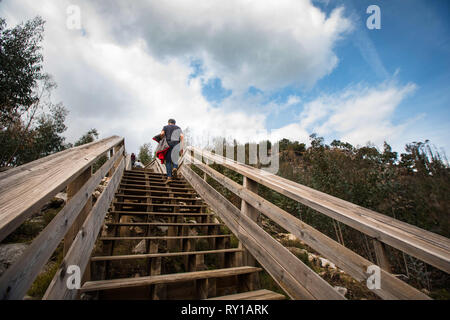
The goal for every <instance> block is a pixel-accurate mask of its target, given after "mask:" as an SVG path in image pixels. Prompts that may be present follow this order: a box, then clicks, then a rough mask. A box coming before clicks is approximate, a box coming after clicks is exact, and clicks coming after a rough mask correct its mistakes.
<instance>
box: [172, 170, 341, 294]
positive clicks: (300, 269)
mask: <svg viewBox="0 0 450 320" xmlns="http://www.w3.org/2000/svg"><path fill="white" fill-rule="evenodd" d="M180 170H181V173H182V174H183V176H184V177H185V179H186V180H187V181H188V182H189V183H190V184H191V185H192V186H193V187H194V189H195V190H196V191H197V193H198V194H199V195H200V196H201V197H202V199H203V200H204V201H205V202H206V203H207V204H208V205H209V206H210V207H211V208H212V209H213V210H214V211H215V213H216V214H217V215H218V216H219V217H220V218H221V219H222V220H223V222H224V223H225V224H226V225H227V227H228V228H230V230H231V231H232V232H233V234H234V235H236V237H237V238H238V239H239V240H240V241H241V242H242V244H243V245H244V246H245V247H246V248H247V249H248V250H249V251H250V253H251V254H252V255H253V256H254V257H255V258H256V259H257V260H258V262H259V263H260V264H261V265H262V266H263V267H264V269H265V270H266V271H267V272H268V273H269V274H270V275H271V276H272V278H273V279H274V280H275V281H276V282H277V283H278V284H279V285H280V286H281V287H282V288H283V289H284V290H285V292H286V293H287V294H288V295H289V296H290V297H291V298H292V299H308V300H312V299H327V300H329V299H333V300H343V299H345V297H344V296H343V295H341V294H340V293H339V292H337V291H336V290H334V288H333V287H331V286H330V285H329V284H328V283H327V282H326V281H325V280H323V279H322V278H321V277H320V276H319V275H318V274H317V273H315V272H314V271H313V270H311V269H310V268H309V267H308V266H306V265H305V264H304V263H303V262H302V261H301V260H299V259H298V258H297V257H296V256H294V255H293V254H292V253H291V252H290V251H289V250H288V249H286V248H285V247H284V246H283V245H281V244H280V243H279V242H278V241H277V240H275V239H274V238H272V236H270V235H269V234H268V233H267V232H265V231H264V230H263V229H262V228H261V227H260V226H259V225H258V224H257V223H256V222H254V221H253V220H252V219H251V218H249V217H248V216H246V215H243V214H241V212H240V210H239V209H238V208H236V207H235V206H234V205H233V204H232V203H231V202H229V201H228V200H227V199H226V198H225V197H224V196H222V195H221V194H220V193H219V192H218V191H216V190H215V189H214V188H213V187H212V186H210V185H209V184H208V183H206V181H205V180H203V179H202V178H200V177H199V176H198V175H197V174H196V173H194V171H192V169H191V168H190V167H189V166H188V165H186V164H185V165H183V166H182V167H181V169H180Z"/></svg>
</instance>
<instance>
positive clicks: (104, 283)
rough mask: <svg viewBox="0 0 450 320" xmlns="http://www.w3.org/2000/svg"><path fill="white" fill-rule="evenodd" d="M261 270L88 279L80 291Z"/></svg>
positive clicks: (215, 276) (244, 268)
mask: <svg viewBox="0 0 450 320" xmlns="http://www.w3.org/2000/svg"><path fill="white" fill-rule="evenodd" d="M261 270H262V269H261V268H256V267H237V268H226V269H215V270H205V271H195V272H180V273H172V274H163V275H158V276H148V277H137V278H125V279H113V280H100V281H90V282H86V283H85V284H84V285H83V287H82V288H81V292H88V291H98V290H110V289H118V288H130V287H140V286H148V285H151V284H169V283H176V282H185V281H193V280H198V279H210V278H220V277H230V276H236V275H240V274H246V273H253V272H259V271H261Z"/></svg>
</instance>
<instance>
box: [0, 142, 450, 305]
mask: <svg viewBox="0 0 450 320" xmlns="http://www.w3.org/2000/svg"><path fill="white" fill-rule="evenodd" d="M124 152H125V145H124V139H123V138H120V137H117V136H113V137H110V138H107V139H104V140H101V141H98V142H93V143H91V144H87V145H83V146H80V147H76V148H72V149H69V150H66V151H63V152H60V153H57V154H54V155H51V156H48V157H46V158H42V159H39V160H37V161H34V162H31V163H29V164H26V165H24V166H21V167H18V168H15V169H11V170H9V171H6V172H3V173H0V208H1V211H0V241H1V240H3V239H5V238H6V237H7V236H8V235H9V234H11V233H12V232H13V231H14V230H16V229H17V228H18V227H19V226H20V225H21V224H22V223H23V222H24V221H25V220H26V219H27V218H29V217H30V216H31V215H32V214H33V213H36V212H38V211H39V210H40V209H41V208H42V206H43V205H44V204H45V203H47V202H48V201H49V200H50V199H52V197H54V195H55V194H56V193H58V192H60V191H61V190H63V189H65V188H66V189H67V194H68V201H67V203H66V205H65V206H64V207H63V208H62V209H61V211H60V212H59V213H58V214H57V215H56V216H55V218H53V220H52V221H51V222H50V223H49V224H48V225H47V226H46V227H45V229H44V230H43V231H42V232H41V233H40V234H39V235H38V236H37V237H36V238H35V239H34V240H33V242H32V244H31V245H30V246H29V247H28V248H27V250H26V251H25V252H24V253H23V254H22V256H20V258H19V259H18V260H17V261H16V262H15V263H14V264H13V265H12V266H11V267H9V268H8V269H7V270H6V271H5V273H4V274H3V275H2V276H1V278H0V299H22V298H23V297H24V295H25V294H26V292H27V290H28V289H29V287H30V286H31V284H32V283H33V281H34V280H35V279H36V277H37V275H38V274H39V272H40V271H41V270H42V268H43V266H44V265H45V264H46V262H47V261H48V260H49V258H50V257H51V256H52V254H53V252H54V251H55V250H56V248H57V247H58V246H59V245H60V243H61V241H62V240H63V239H64V258H63V262H62V263H61V265H60V267H59V270H58V271H57V272H56V275H55V276H54V278H53V280H52V282H51V283H50V285H49V287H48V289H47V291H46V293H45V295H44V299H74V298H76V297H77V294H78V291H77V290H71V289H69V288H68V286H67V280H68V279H69V276H70V275H71V274H70V272H68V268H69V267H71V266H77V267H78V268H80V271H81V274H85V275H88V274H89V272H88V270H89V269H88V267H89V258H90V255H91V252H92V249H93V248H94V245H95V241H96V238H97V235H98V233H99V231H100V229H101V226H102V223H103V221H104V218H105V215H106V212H107V209H108V207H109V206H110V204H111V201H112V199H113V197H114V192H115V190H116V189H117V186H118V184H119V183H120V180H121V178H122V175H123V172H124V169H125V168H127V169H131V164H130V162H131V160H130V158H129V156H128V157H124ZM107 153H109V159H108V160H107V161H106V162H105V163H104V164H103V165H102V166H101V167H100V168H99V169H98V170H97V171H96V172H95V173H94V174H92V166H93V164H94V163H96V161H97V160H98V159H99V158H100V157H102V156H103V155H105V154H107ZM199 155H200V156H199ZM206 160H207V162H208V163H211V162H214V163H218V164H221V165H223V166H225V167H226V168H228V169H230V170H233V171H235V172H237V173H239V174H241V175H242V176H243V185H241V184H238V183H236V182H235V181H233V180H231V179H229V178H228V177H226V176H224V175H222V174H220V173H219V172H218V171H216V170H214V169H213V168H212V167H211V166H209V165H207V164H206ZM181 162H182V163H183V165H182V166H181V168H180V172H181V174H182V175H183V176H184V178H185V179H186V180H187V181H188V182H189V183H190V184H191V185H192V186H193V188H194V189H195V190H196V191H197V192H198V194H199V195H200V196H201V197H202V198H203V199H204V201H205V202H206V203H207V204H208V205H209V206H210V207H211V209H212V210H213V211H215V213H216V214H217V215H218V216H219V217H220V218H221V219H222V220H223V222H224V223H225V224H226V225H227V226H228V227H229V228H230V230H231V231H232V232H233V233H234V234H235V235H236V237H237V238H238V239H239V241H240V242H241V243H242V245H243V249H245V250H246V251H245V254H244V255H243V258H244V259H245V263H246V264H247V265H254V264H256V261H257V262H258V263H259V264H261V266H262V267H263V268H264V269H265V270H266V271H267V272H268V273H269V274H270V275H271V276H272V277H273V279H274V280H275V281H276V282H277V283H278V284H279V285H280V287H281V288H283V290H284V291H285V292H286V293H287V294H288V295H289V296H290V297H291V298H292V299H345V297H344V296H343V295H341V294H340V293H339V292H337V291H336V290H334V288H333V287H332V286H331V285H329V284H328V283H327V282H326V281H325V280H323V279H322V278H321V277H320V276H319V275H318V274H317V273H315V272H314V271H313V270H311V269H310V268H309V267H308V266H307V265H305V264H304V263H303V262H302V261H301V260H300V259H298V258H297V257H296V256H295V255H293V254H292V253H291V252H290V251H289V250H288V249H287V248H285V247H284V246H283V245H282V244H281V243H280V242H278V241H277V240H275V239H274V238H273V237H272V236H271V235H269V234H268V233H267V232H266V231H264V229H263V228H262V226H261V225H260V219H259V216H260V215H261V214H263V215H265V216H266V217H267V218H269V219H271V220H272V221H273V222H275V223H276V224H278V225H279V226H281V227H282V228H284V229H285V230H287V231H289V232H290V233H292V234H293V235H294V236H296V237H297V238H298V239H299V240H301V241H303V242H304V243H305V244H307V245H308V246H310V247H311V248H312V249H313V250H315V251H317V252H318V253H319V254H320V255H322V256H324V257H325V258H327V259H328V260H330V261H331V262H333V263H334V264H335V265H336V266H337V267H339V268H341V269H342V270H343V271H345V272H346V273H348V274H349V275H350V276H352V277H353V278H355V279H356V280H358V281H360V282H365V281H366V280H367V278H368V277H369V275H370V274H369V273H367V269H368V267H369V266H372V265H373V263H372V262H371V261H368V260H367V259H365V258H363V257H361V256H360V255H358V254H357V253H355V252H353V251H352V250H350V249H348V248H346V247H345V246H344V245H342V244H340V243H339V242H336V241H334V240H333V239H331V238H329V237H327V236H326V235H324V234H323V233H321V232H319V231H318V230H316V229H314V228H313V227H312V226H309V225H307V224H306V223H304V222H303V221H301V220H299V219H297V218H296V217H294V216H292V215H291V214H289V213H288V212H286V211H284V210H282V209H281V208H279V207H277V206H275V205H274V204H273V203H271V202H269V201H267V200H265V199H264V198H262V197H261V196H259V195H258V192H257V190H258V184H261V185H264V186H266V187H268V188H270V189H272V190H274V191H276V192H278V193H280V194H282V195H285V196H286V197H289V198H291V199H293V200H295V201H298V202H300V203H302V204H304V205H306V206H308V207H311V208H313V209H314V210H316V211H318V212H320V213H323V214H325V215H327V216H329V217H331V218H333V219H335V220H337V221H340V222H342V223H344V224H347V225H348V226H350V227H352V228H354V229H356V230H359V231H361V232H362V233H364V234H366V235H368V236H370V237H371V238H372V239H373V243H374V247H375V251H376V254H377V261H378V264H379V265H380V266H381V267H382V268H384V269H381V286H380V288H379V289H375V290H373V292H374V293H375V294H376V295H378V296H379V297H381V298H383V299H429V297H428V296H427V295H425V294H424V293H422V292H421V291H419V290H417V289H415V288H413V287H412V286H410V285H408V284H406V283H405V282H403V281H401V280H400V279H398V278H397V277H395V276H394V275H393V274H391V273H390V272H389V266H388V258H387V257H386V252H385V245H389V246H392V247H394V248H396V249H399V250H401V251H403V252H405V253H407V254H409V255H411V256H414V257H416V258H418V259H420V260H422V261H424V262H426V263H429V264H431V265H433V266H435V267H437V268H439V269H441V270H443V271H445V272H447V273H448V272H449V271H450V240H449V239H447V238H445V237H442V236H439V235H436V234H434V233H431V232H428V231H425V230H422V229H420V228H417V227H414V226H412V225H409V224H407V223H404V222H401V221H398V220H395V219H392V218H390V217H388V216H385V215H382V214H380V213H377V212H374V211H371V210H368V209H365V208H362V207H360V206H357V205H355V204H352V203H349V202H347V201H344V200H341V199H338V198H335V197H332V196H330V195H327V194H325V193H322V192H319V191H317V190H313V189H311V188H308V187H306V186H303V185H300V184H297V183H295V182H293V181H289V180H287V179H283V178H281V177H279V176H276V175H274V174H271V173H268V172H266V171H264V170H260V169H256V168H254V167H251V166H248V165H245V164H241V163H238V162H236V161H234V160H231V159H228V158H225V157H222V156H219V155H216V154H213V153H211V152H208V151H205V150H200V149H196V148H192V147H190V148H188V149H187V151H186V153H185V155H184V156H183V158H182V159H181ZM191 165H192V166H195V167H197V168H198V169H200V170H201V171H202V172H203V175H202V176H200V175H198V174H197V173H195V172H194V170H193V169H192V168H191ZM149 167H151V168H152V169H153V170H154V171H155V172H158V173H165V167H164V165H162V164H161V163H160V161H159V160H157V159H155V160H153V161H152V162H151V163H150V164H149ZM106 175H108V176H109V178H110V180H109V183H108V185H107V187H106V188H105V189H104V191H103V192H102V193H101V195H100V196H99V198H98V199H97V201H96V202H95V204H94V205H92V198H91V196H92V193H93V191H94V190H95V188H96V187H97V186H98V185H99V183H100V182H101V180H102V178H103V177H104V176H106ZM207 176H209V177H211V178H212V179H214V180H215V181H217V182H218V183H220V184H221V185H222V186H224V187H225V188H227V189H228V190H229V191H231V192H233V193H234V194H236V195H237V196H238V197H240V198H241V201H242V204H241V208H240V209H238V208H237V207H236V206H234V205H233V204H232V203H231V202H230V201H228V200H227V199H226V198H225V197H224V196H222V194H221V193H219V192H218V191H217V190H216V189H214V188H213V187H212V186H211V185H210V184H208V183H207V181H206V177H207ZM255 259H256V261H255ZM85 271H86V272H85ZM85 280H87V279H86V278H85Z"/></svg>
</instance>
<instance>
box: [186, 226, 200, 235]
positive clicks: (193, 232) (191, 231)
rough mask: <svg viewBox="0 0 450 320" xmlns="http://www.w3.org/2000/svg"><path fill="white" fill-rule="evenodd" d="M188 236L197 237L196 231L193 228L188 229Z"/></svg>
mask: <svg viewBox="0 0 450 320" xmlns="http://www.w3.org/2000/svg"><path fill="white" fill-rule="evenodd" d="M188 236H198V232H197V230H195V228H191V229H189V232H188Z"/></svg>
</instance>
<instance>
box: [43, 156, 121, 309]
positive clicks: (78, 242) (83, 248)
mask: <svg viewBox="0 0 450 320" xmlns="http://www.w3.org/2000/svg"><path fill="white" fill-rule="evenodd" d="M124 167H125V159H123V158H122V160H121V162H120V164H119V166H118V167H117V169H116V171H115V172H114V174H113V176H112V177H111V180H110V181H109V183H108V186H107V187H106V189H105V190H104V191H103V193H102V194H101V195H100V197H99V198H98V199H97V202H96V203H95V205H94V207H93V208H92V210H91V212H90V214H89V215H88V217H87V218H86V221H85V222H84V224H83V227H82V228H81V230H80V231H79V232H78V234H77V236H76V237H75V240H74V241H73V244H72V246H71V247H70V249H69V252H68V253H67V255H66V256H65V257H64V259H63V261H62V264H61V266H60V268H59V269H58V271H57V272H56V274H55V277H54V278H53V280H52V282H51V283H50V285H49V287H48V289H47V291H46V292H45V295H44V297H43V299H52V300H55V299H74V298H75V297H76V296H77V294H78V290H75V289H72V290H71V289H68V288H67V285H66V282H67V279H68V277H69V276H70V275H69V274H68V273H67V268H68V267H69V266H71V265H75V266H78V267H79V268H80V270H81V274H83V273H84V270H85V269H86V266H87V264H88V263H89V261H90V259H89V258H90V255H91V252H92V249H93V248H94V245H95V241H96V239H97V235H98V233H99V231H100V228H101V226H102V224H103V220H104V219H105V215H106V213H107V210H108V208H109V206H110V204H111V202H112V199H113V198H114V193H115V191H116V189H117V187H118V185H119V182H120V179H121V178H122V174H123V170H124Z"/></svg>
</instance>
